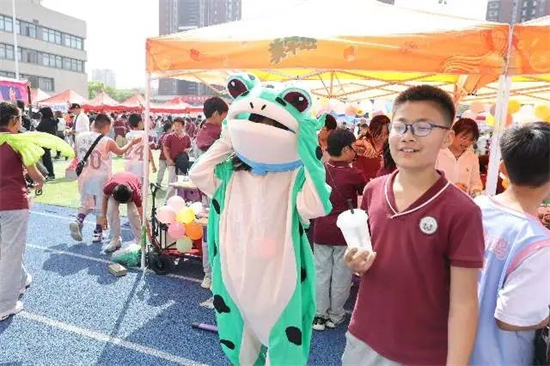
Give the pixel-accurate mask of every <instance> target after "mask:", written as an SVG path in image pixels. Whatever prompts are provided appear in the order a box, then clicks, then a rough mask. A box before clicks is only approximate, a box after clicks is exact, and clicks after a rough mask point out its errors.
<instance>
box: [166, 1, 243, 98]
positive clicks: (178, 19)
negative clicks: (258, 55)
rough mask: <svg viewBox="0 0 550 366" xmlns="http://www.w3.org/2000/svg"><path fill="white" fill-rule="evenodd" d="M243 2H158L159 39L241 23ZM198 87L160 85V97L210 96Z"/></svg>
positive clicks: (170, 82)
mask: <svg viewBox="0 0 550 366" xmlns="http://www.w3.org/2000/svg"><path fill="white" fill-rule="evenodd" d="M241 15H242V6H241V0H159V33H160V35H165V34H171V33H177V32H183V31H187V30H191V29H195V28H200V27H207V26H210V25H215V24H221V23H226V22H232V21H235V20H239V19H241ZM210 93H211V91H210V89H209V88H208V87H207V86H205V85H201V84H198V83H193V82H188V81H181V80H176V79H162V80H160V82H159V94H160V95H201V94H210Z"/></svg>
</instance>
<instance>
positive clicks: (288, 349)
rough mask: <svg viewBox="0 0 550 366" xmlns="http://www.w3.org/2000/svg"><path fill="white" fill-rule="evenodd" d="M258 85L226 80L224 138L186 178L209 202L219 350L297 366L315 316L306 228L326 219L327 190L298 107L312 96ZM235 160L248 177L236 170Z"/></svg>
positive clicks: (243, 360) (248, 360)
mask: <svg viewBox="0 0 550 366" xmlns="http://www.w3.org/2000/svg"><path fill="white" fill-rule="evenodd" d="M257 84H258V82H257V79H256V78H255V77H253V76H251V75H244V76H236V77H234V78H232V79H230V82H229V87H228V89H229V92H230V93H231V94H232V95H233V96H234V97H235V98H236V100H235V102H234V103H233V104H232V106H231V110H230V112H229V115H228V119H227V121H226V123H225V124H224V129H223V130H222V137H221V138H220V140H218V141H217V142H216V143H215V144H214V145H213V146H212V147H211V148H210V149H209V150H208V151H207V152H206V153H205V154H204V155H203V156H201V158H200V159H199V161H198V162H197V164H196V165H195V166H193V168H192V169H191V171H190V176H191V179H192V180H193V182H194V183H195V184H196V185H197V186H198V187H199V188H200V189H201V190H202V191H203V192H205V193H206V194H207V195H209V196H210V197H212V205H211V206H212V207H211V210H210V217H209V226H208V240H209V242H208V245H209V253H210V258H209V260H210V262H211V264H212V272H213V273H212V275H213V278H212V281H213V282H212V291H213V293H214V307H215V309H216V317H217V322H218V330H219V335H220V343H221V344H222V348H223V350H224V352H225V353H226V354H227V356H228V357H229V359H230V360H231V362H232V363H233V364H242V365H246V364H263V363H267V364H272V365H282V364H285V365H288V364H292V365H301V364H306V363H307V358H308V353H309V346H310V340H311V324H312V320H313V316H314V313H315V303H314V298H315V294H314V285H315V266H314V262H313V256H312V253H311V248H310V245H309V243H308V241H307V238H306V235H305V234H304V227H303V223H304V224H305V223H307V222H308V220H309V219H312V218H315V217H318V216H323V215H325V214H327V213H328V212H330V210H331V206H330V201H329V195H330V190H329V188H328V186H327V185H326V184H325V172H324V168H323V165H322V164H321V163H320V161H319V159H320V157H321V154H320V149H319V148H318V145H317V137H316V133H315V132H316V128H317V127H318V125H319V123H318V121H317V120H314V119H312V118H311V117H309V112H308V110H307V108H304V105H306V107H309V105H310V104H311V101H310V99H309V95H308V94H307V93H306V92H304V91H302V90H297V89H290V90H285V91H283V92H281V93H277V92H275V91H274V90H272V89H263V88H261V87H259V86H258V85H257ZM250 144H255V146H256V147H255V148H254V146H252V145H250ZM277 149H282V150H281V154H278V153H277ZM235 155H236V156H238V157H239V158H240V160H241V161H244V162H245V163H246V164H248V165H249V166H250V168H251V169H248V170H238V169H237V170H236V168H235V167H236V165H235V162H234V161H233V160H232V158H233V157H234V156H235ZM264 155H265V156H264ZM277 159H279V160H277ZM267 350H268V351H267Z"/></svg>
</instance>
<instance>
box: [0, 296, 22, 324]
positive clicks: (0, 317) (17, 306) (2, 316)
mask: <svg viewBox="0 0 550 366" xmlns="http://www.w3.org/2000/svg"><path fill="white" fill-rule="evenodd" d="M22 310H23V303H22V302H21V301H18V302H17V303H16V304H15V308H13V310H10V311H8V312H7V313H4V314H0V322H1V321H4V320H6V319H8V318H9V317H10V316H12V315H15V314H17V313H20V312H21V311H22Z"/></svg>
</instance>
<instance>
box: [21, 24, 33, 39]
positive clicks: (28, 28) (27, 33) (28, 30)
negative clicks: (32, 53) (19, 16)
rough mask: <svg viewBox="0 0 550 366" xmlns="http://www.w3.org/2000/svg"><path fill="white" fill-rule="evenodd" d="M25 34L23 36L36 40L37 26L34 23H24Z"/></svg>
mask: <svg viewBox="0 0 550 366" xmlns="http://www.w3.org/2000/svg"><path fill="white" fill-rule="evenodd" d="M23 29H24V32H23V34H24V35H25V36H27V37H31V38H36V25H35V24H32V23H26V22H25V23H24V25H23Z"/></svg>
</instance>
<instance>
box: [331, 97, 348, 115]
mask: <svg viewBox="0 0 550 366" xmlns="http://www.w3.org/2000/svg"><path fill="white" fill-rule="evenodd" d="M328 106H329V108H330V110H331V111H333V112H335V113H336V114H344V113H346V104H345V103H344V102H341V101H339V100H338V99H331V100H329V102H328Z"/></svg>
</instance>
